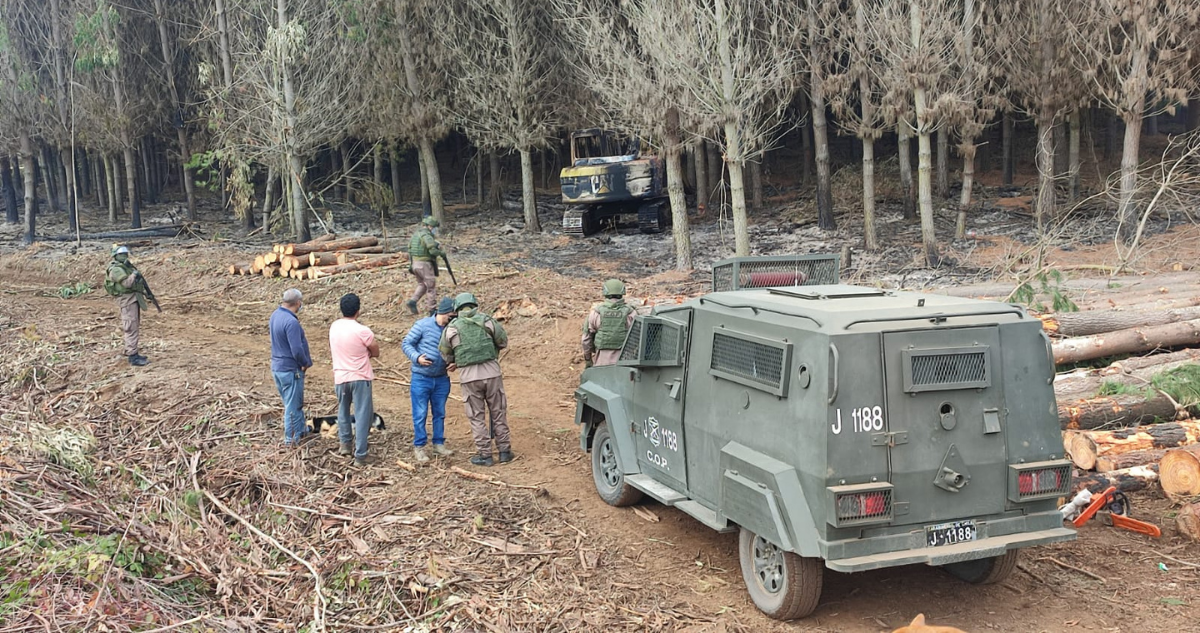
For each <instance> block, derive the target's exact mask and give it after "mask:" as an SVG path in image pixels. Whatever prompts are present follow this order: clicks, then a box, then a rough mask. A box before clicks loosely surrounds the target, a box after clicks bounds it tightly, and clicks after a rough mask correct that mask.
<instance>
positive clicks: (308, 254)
mask: <svg viewBox="0 0 1200 633" xmlns="http://www.w3.org/2000/svg"><path fill="white" fill-rule="evenodd" d="M407 263H408V260H407V259H406V258H405V256H404V254H402V253H384V252H383V246H382V245H381V244H380V243H379V238H377V237H371V236H367V237H346V238H340V239H339V238H338V237H337V236H336V235H334V234H332V233H330V234H326V235H322V236H321V237H318V238H315V239H313V240H310V241H308V242H303V243H300V244H276V245H274V246H273V247H271V252H269V253H264V254H262V255H258V256H257V257H255V258H254V262H253V263H249V264H231V265H230V266H229V274H231V275H262V276H264V277H290V278H292V279H323V278H325V277H329V276H332V275H340V274H344V273H353V272H361V271H365V270H372V269H380V268H384V267H391V266H400V265H406V264H407Z"/></svg>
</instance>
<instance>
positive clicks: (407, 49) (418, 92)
mask: <svg viewBox="0 0 1200 633" xmlns="http://www.w3.org/2000/svg"><path fill="white" fill-rule="evenodd" d="M396 35H397V38H398V39H399V41H400V52H401V60H402V62H403V65H404V80H405V83H406V85H407V86H408V91H409V93H410V94H412V95H413V100H414V101H417V102H418V104H420V103H421V102H423V101H424V94H425V93H424V90H422V86H421V84H420V82H419V80H418V79H417V68H416V60H415V58H414V56H413V52H412V41H411V39H410V37H409V33H408V29H407V27H406V26H405V25H400V28H398V29H396ZM417 148H418V152H419V154H420V161H421V164H422V165H424V166H425V175H424V178H423V180H424V183H425V186H426V187H428V188H429V213H430V214H432V215H433V217H434V218H435V219H436V220H437V221H439V222H441V223H443V224H445V222H446V209H445V206H444V205H445V201H444V198H443V196H442V179H441V176H440V175H439V172H438V163H437V154H435V153H434V150H433V139H430V138H421V139H419V140H418V143H417Z"/></svg>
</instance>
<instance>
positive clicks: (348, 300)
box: [329, 293, 379, 466]
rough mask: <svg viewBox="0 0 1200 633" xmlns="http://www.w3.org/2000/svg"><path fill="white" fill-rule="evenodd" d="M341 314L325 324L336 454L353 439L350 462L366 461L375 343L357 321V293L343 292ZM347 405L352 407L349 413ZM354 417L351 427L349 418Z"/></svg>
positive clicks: (376, 354)
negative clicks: (335, 414) (330, 360)
mask: <svg viewBox="0 0 1200 633" xmlns="http://www.w3.org/2000/svg"><path fill="white" fill-rule="evenodd" d="M340 307H341V310H342V318H340V319H338V320H336V321H334V322H333V325H331V326H329V351H330V355H331V356H332V357H333V386H334V390H335V391H336V392H337V399H338V441H339V442H340V443H341V446H340V447H339V448H338V454H339V455H351V449H350V441H351V440H352V439H353V440H354V452H353V455H354V465H355V466H366V465H367V433H368V432H369V431H370V429H371V421H372V420H373V419H374V418H375V405H374V403H373V402H372V401H371V382H372V381H373V380H375V371H374V369H372V368H371V359H372V358H379V343H377V342H375V333H374V332H372V331H371V328H369V327H367V326H365V325H363V324H361V323H359V322H358V315H359V312H360V309H361V304H360V302H359V299H358V295H356V294H354V293H350V294H347V295H345V296H343V297H342V300H341V305H340ZM351 407H353V409H354V413H353V415H351V412H350V411H351ZM351 420H353V421H354V426H353V428H351V425H350V421H351Z"/></svg>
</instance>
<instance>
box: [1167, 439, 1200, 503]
mask: <svg viewBox="0 0 1200 633" xmlns="http://www.w3.org/2000/svg"><path fill="white" fill-rule="evenodd" d="M1158 472H1159V477H1160V481H1161V482H1162V487H1163V492H1165V493H1167V496H1168V497H1171V498H1172V499H1176V498H1180V497H1194V496H1197V495H1200V444H1191V445H1188V446H1181V447H1179V448H1173V449H1171V450H1169V451H1167V452H1166V453H1164V454H1163V457H1162V459H1161V460H1160V461H1159V462H1158Z"/></svg>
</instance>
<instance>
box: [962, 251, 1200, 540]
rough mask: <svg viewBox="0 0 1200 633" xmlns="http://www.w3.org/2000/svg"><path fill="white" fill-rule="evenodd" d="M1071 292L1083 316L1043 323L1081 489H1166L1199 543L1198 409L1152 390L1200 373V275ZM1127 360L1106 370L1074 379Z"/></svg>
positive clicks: (978, 292)
mask: <svg viewBox="0 0 1200 633" xmlns="http://www.w3.org/2000/svg"><path fill="white" fill-rule="evenodd" d="M1064 286H1065V287H1062V288H1061V289H1060V290H1061V291H1062V293H1063V294H1065V295H1067V296H1068V297H1069V298H1071V299H1072V300H1074V301H1075V302H1076V303H1077V304H1078V305H1079V307H1080V311H1078V312H1061V313H1056V314H1044V315H1041V316H1040V318H1041V320H1042V326H1043V328H1044V329H1045V330H1046V332H1047V333H1048V334H1049V335H1050V336H1051V337H1053V338H1054V339H1055V340H1054V341H1053V343H1052V347H1053V354H1054V362H1055V364H1056V365H1057V366H1058V369H1059V371H1063V372H1064V373H1060V374H1058V375H1057V377H1056V378H1055V381H1054V392H1055V397H1056V399H1057V401H1058V418H1059V423H1060V425H1061V426H1062V429H1063V444H1064V447H1065V449H1066V453H1067V455H1068V456H1069V457H1070V459H1071V460H1072V461H1073V462H1074V463H1075V465H1076V466H1077V467H1078V468H1079V469H1080V471H1081V472H1077V473H1076V478H1075V490H1076V491H1078V490H1080V489H1082V488H1088V489H1089V490H1091V491H1092V492H1099V491H1101V490H1103V489H1105V488H1107V487H1108V486H1116V487H1117V489H1118V490H1121V491H1123V492H1132V491H1137V490H1143V489H1147V488H1150V489H1153V488H1155V487H1161V489H1162V490H1163V492H1165V493H1166V494H1167V496H1168V497H1170V498H1171V499H1173V500H1176V501H1179V502H1182V503H1184V505H1183V507H1182V509H1181V510H1180V511H1179V512H1178V514H1177V517H1178V518H1177V527H1178V528H1179V530H1180V531H1181V532H1183V533H1185V534H1187V535H1189V536H1191V537H1192V538H1197V539H1200V504H1196V503H1190V502H1191V501H1194V500H1195V498H1196V497H1198V496H1200V421H1197V420H1193V419H1191V417H1192V414H1193V413H1196V411H1195V410H1194V409H1193V410H1191V411H1189V405H1194V404H1195V403H1187V402H1184V403H1180V402H1176V401H1175V400H1174V399H1172V397H1171V396H1170V395H1169V394H1166V393H1163V392H1162V391H1160V390H1158V389H1156V388H1154V386H1153V384H1152V382H1151V380H1152V379H1153V378H1154V377H1155V376H1157V375H1159V374H1162V373H1164V372H1167V371H1171V370H1176V369H1178V368H1182V367H1186V366H1189V365H1191V366H1195V365H1200V349H1197V346H1200V274H1197V273H1195V272H1184V273H1179V274H1168V275H1159V276H1156V277H1141V278H1137V277H1129V278H1120V279H1116V280H1109V279H1100V280H1096V279H1080V280H1071V281H1067V282H1065V284H1064ZM1006 287H1007V288H1008V289H1009V290H1011V288H1012V286H1011V285H1009V286H1006ZM998 290H1000V287H995V288H993V287H990V286H989V287H975V288H971V287H961V288H955V289H951V290H950V292H948V293H947V294H955V295H959V296H973V297H978V298H993V299H1001V300H1003V299H1005V298H1006V294H1001V293H999V292H998ZM1005 292H1007V291H1005ZM1043 299H1048V298H1043ZM1046 302H1047V303H1048V302H1049V301H1046ZM1126 355H1130V357H1129V358H1126V359H1125V360H1121V361H1117V362H1114V363H1111V364H1110V365H1108V366H1107V367H1103V368H1099V369H1095V368H1086V367H1085V368H1080V369H1075V370H1074V371H1070V369H1071V368H1072V367H1077V366H1079V365H1080V364H1082V363H1088V362H1090V361H1096V360H1099V359H1103V358H1107V357H1113V356H1116V357H1120V356H1126ZM1102 393H1103V394H1106V395H1101V394H1102Z"/></svg>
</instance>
